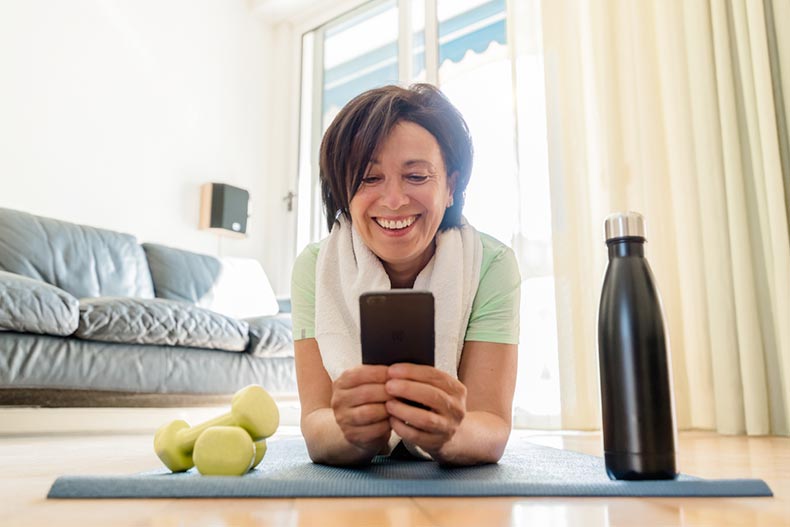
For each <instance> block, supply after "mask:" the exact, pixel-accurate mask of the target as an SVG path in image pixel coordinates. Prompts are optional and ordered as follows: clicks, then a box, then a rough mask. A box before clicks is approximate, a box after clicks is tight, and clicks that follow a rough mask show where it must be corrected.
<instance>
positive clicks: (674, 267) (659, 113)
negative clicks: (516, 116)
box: [542, 0, 790, 434]
mask: <svg viewBox="0 0 790 527" xmlns="http://www.w3.org/2000/svg"><path fill="white" fill-rule="evenodd" d="M542 20H543V47H544V56H545V76H546V94H547V119H548V138H549V158H550V174H551V199H552V228H553V233H552V234H553V244H554V275H555V280H556V302H557V319H558V338H559V357H560V359H559V360H560V386H561V396H562V422H563V426H564V427H568V428H580V429H587V428H598V427H599V426H600V404H599V388H598V369H597V368H598V367H597V355H596V341H597V326H596V317H597V310H598V300H599V294H600V287H601V281H602V276H603V272H604V269H605V265H606V249H605V245H604V241H603V232H602V231H603V227H602V223H603V219H604V218H605V216H606V215H607V214H608V213H609V212H611V211H619V210H637V211H640V212H642V213H643V214H644V215H645V218H646V221H647V229H648V232H647V236H648V244H647V246H646V254H647V258H648V260H649V262H650V264H651V266H652V268H653V272H654V274H655V276H656V279H657V282H658V286H659V289H660V291H661V294H662V298H663V304H664V310H665V316H666V324H667V327H668V331H669V338H670V342H671V353H672V371H673V378H674V393H675V407H676V416H677V424H678V426H679V428H681V429H689V428H700V429H715V430H718V431H719V432H722V433H730V434H738V433H748V434H769V433H773V434H788V433H789V431H790V236H789V235H788V217H790V208H789V207H788V205H790V168H789V167H790V148H788V137H787V121H788V115H787V112H788V106H790V0H764V1H763V0H692V1H687V0H644V1H632V0H595V1H589V0H551V1H544V2H543V3H542Z"/></svg>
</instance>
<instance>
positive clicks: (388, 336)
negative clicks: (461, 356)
mask: <svg viewBox="0 0 790 527" xmlns="http://www.w3.org/2000/svg"><path fill="white" fill-rule="evenodd" d="M433 309H434V303H433V293H431V292H430V291H414V290H413V289H392V290H390V291H373V292H369V293H364V294H362V295H361V296H360V297H359V322H360V332H361V335H360V337H361V341H362V363H363V364H384V365H387V366H388V365H390V364H395V363H396V362H411V363H413V364H424V365H427V366H433V365H434V328H433V316H434V314H433V313H434V312H433Z"/></svg>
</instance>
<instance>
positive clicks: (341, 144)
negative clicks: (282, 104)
mask: <svg viewBox="0 0 790 527" xmlns="http://www.w3.org/2000/svg"><path fill="white" fill-rule="evenodd" d="M471 166H472V143H471V139H470V137H469V131H468V128H467V126H466V123H465V122H464V119H463V117H462V116H461V115H460V113H459V112H458V110H456V109H455V107H453V106H452V105H451V104H450V102H449V101H448V100H447V99H446V98H445V97H444V95H443V94H442V93H441V92H440V91H439V90H438V89H437V88H435V87H433V86H430V85H427V84H418V85H414V86H412V87H411V88H408V89H406V88H400V87H397V86H385V87H383V88H377V89H373V90H370V91H368V92H365V93H363V94H361V95H359V96H358V97H356V98H354V99H353V100H352V101H351V102H349V103H348V104H347V105H346V106H345V107H344V108H343V109H342V110H341V111H340V112H339V113H338V115H337V116H336V117H335V119H334V121H333V122H332V124H331V125H330V126H329V128H328V129H327V131H326V134H325V135H324V139H323V141H322V144H321V154H320V167H321V173H320V175H321V188H322V194H323V201H324V206H325V207H326V219H327V226H328V227H329V229H330V234H329V237H328V238H326V239H325V240H323V241H322V242H320V243H316V244H312V245H310V246H308V247H307V248H306V249H305V251H303V253H302V254H301V255H300V256H299V257H298V258H297V261H296V263H295V265H294V269H293V274H292V277H293V278H292V295H291V296H292V306H293V321H294V322H293V330H294V336H295V341H296V342H295V345H294V348H295V357H296V370H297V381H298V385H299V397H300V400H301V405H302V433H303V435H304V437H305V440H306V442H307V447H308V451H309V452H310V456H311V458H312V459H313V460H314V461H316V462H321V463H328V464H338V465H344V464H359V463H366V462H369V461H370V460H371V459H372V458H373V457H374V456H376V455H381V454H384V455H386V454H398V455H400V454H403V455H409V456H417V457H422V458H427V459H433V460H435V461H437V462H439V463H442V464H453V465H469V464H477V463H489V462H496V461H497V460H498V459H499V458H500V456H501V455H502V452H503V450H504V447H505V444H506V443H507V439H508V436H509V434H510V429H511V405H512V401H513V390H514V386H515V375H516V356H517V352H516V349H517V343H518V333H519V291H520V282H521V279H520V276H519V271H518V265H517V264H516V260H515V256H514V254H513V251H512V250H510V249H509V248H508V247H506V246H505V245H503V244H502V243H500V242H498V241H497V240H495V239H494V238H492V237H490V236H487V235H485V234H481V233H479V232H477V231H476V230H475V229H474V228H473V227H472V226H471V225H469V224H468V223H467V222H466V220H465V219H464V218H463V217H462V215H461V213H462V208H463V204H464V191H465V189H466V186H467V184H468V182H469V175H470V172H471ZM391 288H414V289H420V290H428V291H430V292H431V293H433V295H434V297H435V305H436V313H435V317H434V318H435V328H436V329H435V331H436V339H435V340H436V346H435V357H436V360H435V364H436V366H435V367H433V366H421V365H416V364H405V363H401V364H393V365H391V366H389V367H388V366H372V365H362V364H361V350H360V339H359V311H358V309H359V308H358V306H359V297H360V295H361V294H363V293H365V292H368V291H378V290H382V289H391ZM392 316H393V317H397V316H398V314H397V313H393V314H392ZM402 400H409V401H413V402H416V403H419V404H420V405H422V407H421V408H417V407H415V406H412V405H409V404H406V403H404V402H402Z"/></svg>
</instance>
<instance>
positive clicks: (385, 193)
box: [380, 178, 409, 210]
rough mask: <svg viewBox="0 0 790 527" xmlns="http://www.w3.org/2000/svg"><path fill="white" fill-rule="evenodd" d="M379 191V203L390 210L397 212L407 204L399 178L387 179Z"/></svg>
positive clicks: (407, 197) (406, 197)
mask: <svg viewBox="0 0 790 527" xmlns="http://www.w3.org/2000/svg"><path fill="white" fill-rule="evenodd" d="M381 190H382V192H381V198H380V199H381V203H382V205H384V206H385V207H387V208H388V209H390V210H398V209H399V208H401V207H403V206H404V205H406V204H407V203H408V202H409V196H408V195H406V192H405V189H404V187H403V182H402V181H400V178H387V181H386V182H385V184H384V185H383V186H382V189H381Z"/></svg>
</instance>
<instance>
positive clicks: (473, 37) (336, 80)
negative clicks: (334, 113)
mask: <svg viewBox="0 0 790 527" xmlns="http://www.w3.org/2000/svg"><path fill="white" fill-rule="evenodd" d="M506 35H507V33H506V28H505V0H491V1H489V2H486V3H484V4H482V5H479V6H477V7H475V8H473V9H470V10H469V11H465V12H463V13H461V14H459V15H456V16H454V17H452V18H450V19H448V20H445V21H443V22H441V23H440V24H439V64H442V63H443V62H444V61H447V60H450V61H452V62H460V61H461V60H462V59H463V58H464V55H465V54H466V53H467V51H472V52H473V53H482V52H483V51H485V50H486V49H488V46H489V45H490V44H491V43H492V42H498V43H500V44H505V43H506V42H507V37H506ZM420 36H422V35H420ZM418 40H420V41H424V37H423V38H418ZM414 53H415V63H421V64H422V63H424V59H423V57H424V49H422V48H419V49H415V50H414ZM397 56H398V43H397V42H390V43H388V44H386V45H384V46H380V47H377V48H375V49H372V50H370V51H369V52H367V53H364V54H362V55H359V56H357V57H355V58H354V59H352V60H349V61H347V62H343V63H341V64H338V65H337V66H334V67H332V68H330V69H328V70H326V71H325V72H324V103H323V110H324V114H326V113H327V112H328V111H330V110H331V109H332V108H335V109H337V108H341V107H342V106H343V105H344V104H346V103H347V102H348V101H350V100H351V99H352V98H353V97H354V96H356V95H358V94H360V93H362V92H363V91H365V90H367V89H370V88H373V87H375V86H382V85H384V84H389V83H396V82H397V81H398V62H397Z"/></svg>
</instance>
